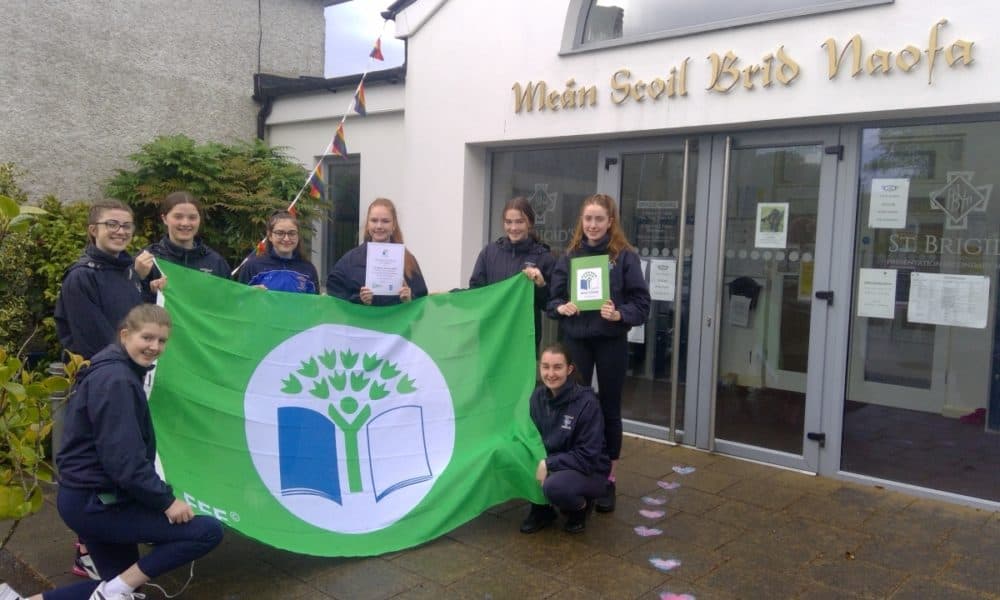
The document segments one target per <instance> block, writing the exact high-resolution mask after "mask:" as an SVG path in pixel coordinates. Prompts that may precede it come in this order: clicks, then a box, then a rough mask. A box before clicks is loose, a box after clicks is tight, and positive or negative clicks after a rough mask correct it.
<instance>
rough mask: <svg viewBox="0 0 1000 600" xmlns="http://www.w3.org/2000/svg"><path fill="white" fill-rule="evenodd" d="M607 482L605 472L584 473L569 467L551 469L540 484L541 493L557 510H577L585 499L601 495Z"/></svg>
mask: <svg viewBox="0 0 1000 600" xmlns="http://www.w3.org/2000/svg"><path fill="white" fill-rule="evenodd" d="M607 484H608V476H607V475H606V474H601V473H593V474H590V475H584V474H583V473H581V472H579V471H573V470H571V469H567V470H565V471H552V472H551V473H549V476H548V477H546V478H545V483H543V484H542V493H543V494H545V497H546V498H547V499H548V501H549V502H550V503H551V504H553V505H554V506H555V507H556V508H558V509H559V510H562V511H568V510H579V509H580V508H582V507H583V503H584V501H585V500H587V499H591V500H592V499H594V498H599V497H601V496H603V495H604V492H605V489H606V488H607Z"/></svg>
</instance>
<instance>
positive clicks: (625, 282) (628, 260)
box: [547, 194, 650, 512]
mask: <svg viewBox="0 0 1000 600" xmlns="http://www.w3.org/2000/svg"><path fill="white" fill-rule="evenodd" d="M597 255H607V257H608V263H609V264H608V279H609V282H608V288H609V292H610V298H608V300H607V301H606V302H605V303H604V304H603V305H602V306H601V309H600V310H599V311H596V310H595V311H586V312H581V311H580V309H579V307H577V306H576V304H574V303H573V302H571V301H570V297H571V294H570V291H571V290H570V286H571V285H576V282H573V281H570V276H571V273H572V270H571V261H572V260H573V259H574V258H577V257H585V256H597ZM551 298H552V299H551V300H550V301H549V305H548V311H547V312H548V315H549V316H550V317H552V318H553V319H558V320H559V332H560V334H561V336H560V337H561V339H562V341H563V343H564V344H566V347H567V348H568V349H569V350H570V351H571V352H572V353H573V356H575V357H576V361H577V362H576V364H577V368H578V370H579V373H580V376H581V377H582V378H583V381H585V382H588V383H589V382H590V381H591V379H592V377H593V374H594V369H595V368H596V369H597V383H598V397H599V398H600V400H601V410H602V411H603V413H604V439H605V442H606V444H607V451H608V455H609V456H610V457H611V473H610V474H609V475H608V482H607V489H606V493H605V494H604V495H603V496H602V497H601V498H598V500H597V504H596V508H597V511H598V512H611V511H613V510H614V509H615V466H616V464H617V463H618V457H619V454H620V453H621V448H622V416H621V409H622V388H623V387H624V385H625V373H626V370H627V368H628V337H627V336H628V330H629V329H631V328H632V327H634V326H636V325H641V324H643V323H645V322H646V318H647V317H648V316H649V303H650V298H649V287H648V285H647V284H646V278H645V275H644V274H643V272H642V264H641V263H640V262H639V255H637V254H636V253H635V250H634V249H633V248H632V245H631V244H629V242H628V240H627V239H626V238H625V233H624V232H623V231H622V228H621V224H620V223H619V220H618V206H617V203H616V202H615V201H614V199H612V198H611V197H610V196H607V195H605V194H595V195H593V196H588V197H587V198H585V199H584V200H583V205H582V206H581V207H580V218H579V220H578V221H577V223H576V230H575V231H574V232H573V237H572V239H570V243H569V247H568V248H567V249H566V256H563V257H562V258H560V259H559V260H558V261H557V262H556V266H555V270H554V271H553V273H552V291H551Z"/></svg>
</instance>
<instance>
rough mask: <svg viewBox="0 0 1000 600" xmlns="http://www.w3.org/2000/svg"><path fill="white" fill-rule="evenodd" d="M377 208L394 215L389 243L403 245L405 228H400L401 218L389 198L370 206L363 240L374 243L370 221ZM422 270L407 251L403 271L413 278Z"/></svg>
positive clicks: (377, 199) (376, 201)
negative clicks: (370, 231) (369, 226)
mask: <svg viewBox="0 0 1000 600" xmlns="http://www.w3.org/2000/svg"><path fill="white" fill-rule="evenodd" d="M376 206H381V207H382V208H385V209H387V210H388V211H389V214H391V215H392V233H390V234H389V241H390V242H392V243H394V244H402V243H403V228H402V227H400V226H399V217H398V216H397V215H396V205H395V204H393V203H392V200H389V199H388V198H375V199H374V200H372V203H371V204H369V205H368V212H367V213H365V226H364V227H363V228H362V229H361V239H362V240H364V241H366V242H370V241H372V234H370V233H368V219H369V218H371V216H372V208H374V207H376ZM419 270H420V267H418V266H417V259H416V257H415V256H413V255H412V254H410V251H409V250H406V254H405V258H404V259H403V271H404V272H405V274H406V276H407V277H412V276H413V274H414V273H415V272H417V271H419Z"/></svg>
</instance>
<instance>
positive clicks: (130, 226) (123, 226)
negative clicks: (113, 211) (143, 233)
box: [94, 221, 135, 233]
mask: <svg viewBox="0 0 1000 600" xmlns="http://www.w3.org/2000/svg"><path fill="white" fill-rule="evenodd" d="M94 225H104V226H105V227H107V228H108V231H110V232H112V233H114V232H116V231H118V230H122V231H124V232H125V233H132V232H133V231H135V223H122V222H121V221H98V222H97V223H94Z"/></svg>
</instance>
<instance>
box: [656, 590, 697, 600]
mask: <svg viewBox="0 0 1000 600" xmlns="http://www.w3.org/2000/svg"><path fill="white" fill-rule="evenodd" d="M660 600H694V596H692V595H691V594H675V593H673V592H660Z"/></svg>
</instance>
